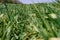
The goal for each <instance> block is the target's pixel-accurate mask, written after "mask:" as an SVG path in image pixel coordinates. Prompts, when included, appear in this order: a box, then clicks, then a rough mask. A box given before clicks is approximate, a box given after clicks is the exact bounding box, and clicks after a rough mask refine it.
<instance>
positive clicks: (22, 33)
mask: <svg viewBox="0 0 60 40" xmlns="http://www.w3.org/2000/svg"><path fill="white" fill-rule="evenodd" d="M57 4H58V5H57ZM59 21H60V5H59V3H49V4H47V3H45V4H44V3H41V4H30V5H26V4H0V40H40V39H45V40H48V39H49V38H51V37H58V38H59V37H60V31H59V30H60V22H59Z"/></svg>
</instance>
